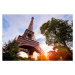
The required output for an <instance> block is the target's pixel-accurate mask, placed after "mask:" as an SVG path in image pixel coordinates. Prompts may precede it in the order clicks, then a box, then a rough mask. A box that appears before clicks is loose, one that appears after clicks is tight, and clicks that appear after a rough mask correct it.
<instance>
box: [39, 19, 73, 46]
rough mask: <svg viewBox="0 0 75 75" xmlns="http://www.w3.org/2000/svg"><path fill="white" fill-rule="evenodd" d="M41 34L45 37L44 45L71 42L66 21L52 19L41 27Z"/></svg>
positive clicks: (69, 27)
mask: <svg viewBox="0 0 75 75" xmlns="http://www.w3.org/2000/svg"><path fill="white" fill-rule="evenodd" d="M40 30H41V34H43V35H44V36H46V44H48V45H51V44H60V43H61V44H63V41H66V42H69V41H72V38H73V36H72V28H71V26H70V25H69V24H68V20H62V19H55V18H52V19H51V21H48V22H46V23H44V24H43V25H42V26H41V27H40Z"/></svg>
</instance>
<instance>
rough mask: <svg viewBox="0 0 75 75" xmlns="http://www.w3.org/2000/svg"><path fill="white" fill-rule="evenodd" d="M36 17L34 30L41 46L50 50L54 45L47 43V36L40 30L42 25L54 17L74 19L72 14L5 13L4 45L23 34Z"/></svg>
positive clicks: (3, 19)
mask: <svg viewBox="0 0 75 75" xmlns="http://www.w3.org/2000/svg"><path fill="white" fill-rule="evenodd" d="M32 17H34V21H33V31H34V32H35V34H34V35H35V38H36V41H38V42H39V45H40V47H41V48H42V49H43V50H45V51H47V52H48V51H49V50H52V46H47V45H46V44H45V40H46V39H45V36H43V35H42V34H41V32H40V27H41V26H42V24H43V23H45V22H47V21H48V20H51V18H52V17H54V18H58V19H63V20H69V24H71V20H73V15H72V14H14V15H13V14H3V15H2V45H4V44H5V42H6V43H8V41H9V40H13V39H14V38H15V37H18V35H23V33H24V32H25V30H26V29H27V28H28V26H29V24H30V21H31V18H32Z"/></svg>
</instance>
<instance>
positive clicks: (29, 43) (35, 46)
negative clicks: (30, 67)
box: [17, 17, 43, 57]
mask: <svg viewBox="0 0 75 75" xmlns="http://www.w3.org/2000/svg"><path fill="white" fill-rule="evenodd" d="M33 20H34V17H32V18H31V22H30V24H29V27H28V29H26V30H25V32H24V34H23V35H22V36H21V35H19V37H18V39H17V42H18V44H19V47H20V51H24V52H26V53H28V56H29V57H31V56H32V55H33V52H34V51H36V52H37V53H39V54H41V53H42V52H43V50H42V49H41V47H40V46H39V42H37V41H35V39H34V32H33Z"/></svg>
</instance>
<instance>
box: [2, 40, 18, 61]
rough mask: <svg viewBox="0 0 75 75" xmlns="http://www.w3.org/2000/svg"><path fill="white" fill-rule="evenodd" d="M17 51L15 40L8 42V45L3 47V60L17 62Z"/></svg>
mask: <svg viewBox="0 0 75 75" xmlns="http://www.w3.org/2000/svg"><path fill="white" fill-rule="evenodd" d="M18 50H19V46H18V43H17V42H16V39H14V40H13V41H12V42H10V41H9V42H8V44H6V45H5V49H4V52H5V53H3V60H18V57H17V53H18Z"/></svg>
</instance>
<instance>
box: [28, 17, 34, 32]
mask: <svg viewBox="0 0 75 75" xmlns="http://www.w3.org/2000/svg"><path fill="white" fill-rule="evenodd" d="M33 20H34V17H32V18H31V22H30V24H29V27H28V30H30V31H33Z"/></svg>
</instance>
